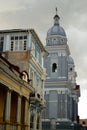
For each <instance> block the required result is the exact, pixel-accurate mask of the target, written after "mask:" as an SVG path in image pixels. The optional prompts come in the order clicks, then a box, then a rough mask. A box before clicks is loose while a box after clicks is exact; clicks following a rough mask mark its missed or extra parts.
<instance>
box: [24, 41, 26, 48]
mask: <svg viewBox="0 0 87 130" xmlns="http://www.w3.org/2000/svg"><path fill="white" fill-rule="evenodd" d="M24 50H26V41H24Z"/></svg>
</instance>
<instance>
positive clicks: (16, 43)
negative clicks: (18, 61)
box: [10, 35, 27, 51]
mask: <svg viewBox="0 0 87 130" xmlns="http://www.w3.org/2000/svg"><path fill="white" fill-rule="evenodd" d="M10 39H11V48H10V50H11V51H13V50H14V51H22V50H26V45H27V36H26V35H21V36H20V35H18V36H17V35H16V36H11V37H10Z"/></svg>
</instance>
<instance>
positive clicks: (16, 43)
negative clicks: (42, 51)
mask: <svg viewBox="0 0 87 130" xmlns="http://www.w3.org/2000/svg"><path fill="white" fill-rule="evenodd" d="M15 51H18V41H15Z"/></svg>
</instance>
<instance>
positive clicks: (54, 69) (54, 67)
mask: <svg viewBox="0 0 87 130" xmlns="http://www.w3.org/2000/svg"><path fill="white" fill-rule="evenodd" d="M52 72H57V64H56V63H53V64H52Z"/></svg>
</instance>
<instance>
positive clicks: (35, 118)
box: [33, 109, 37, 130]
mask: <svg viewBox="0 0 87 130" xmlns="http://www.w3.org/2000/svg"><path fill="white" fill-rule="evenodd" d="M33 128H34V130H36V129H37V110H36V109H35V110H34V127H33Z"/></svg>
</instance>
